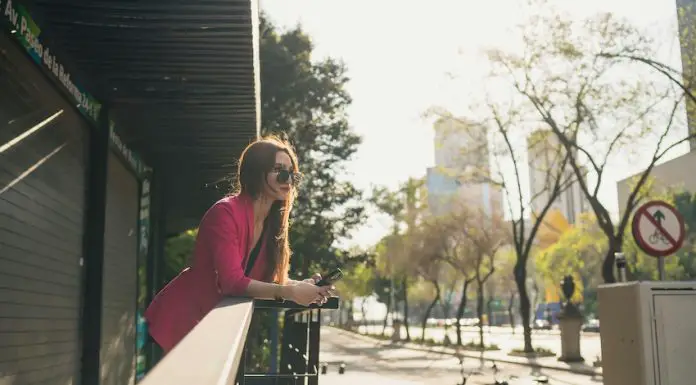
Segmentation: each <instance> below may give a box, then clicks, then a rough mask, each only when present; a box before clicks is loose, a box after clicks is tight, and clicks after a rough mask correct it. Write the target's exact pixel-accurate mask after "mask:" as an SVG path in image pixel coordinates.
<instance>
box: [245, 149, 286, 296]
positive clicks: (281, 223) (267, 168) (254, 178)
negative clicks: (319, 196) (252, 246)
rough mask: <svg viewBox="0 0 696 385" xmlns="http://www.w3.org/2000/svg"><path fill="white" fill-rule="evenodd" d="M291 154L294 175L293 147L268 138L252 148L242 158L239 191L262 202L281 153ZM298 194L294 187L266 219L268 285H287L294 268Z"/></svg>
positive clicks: (274, 206)
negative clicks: (292, 235)
mask: <svg viewBox="0 0 696 385" xmlns="http://www.w3.org/2000/svg"><path fill="white" fill-rule="evenodd" d="M280 151H282V152H284V153H286V154H288V156H289V157H290V160H291V162H292V170H291V171H293V172H298V171H299V170H298V165H297V155H296V154H295V150H294V149H293V148H292V145H290V143H288V142H287V141H286V140H283V139H280V138H278V137H276V136H266V137H263V138H261V139H258V140H256V141H254V142H253V143H251V144H249V145H248V146H247V147H246V148H245V149H244V151H243V152H242V156H241V157H240V158H239V167H238V169H237V178H236V179H237V180H236V183H235V185H236V186H235V191H236V193H238V194H247V195H249V196H250V197H251V198H252V199H258V198H259V197H260V195H261V193H262V192H263V187H264V184H266V183H268V179H267V176H268V173H269V172H271V171H273V168H274V166H275V161H276V154H277V153H278V152H280ZM296 194H297V186H295V185H293V188H292V190H291V192H290V195H289V196H288V198H287V199H286V200H285V201H275V202H273V205H272V206H271V210H270V212H269V213H268V217H267V218H266V223H265V226H266V230H265V231H266V232H268V233H270V234H272V235H273V236H266V239H267V243H266V255H268V256H269V257H270V258H272V261H273V263H268V264H267V266H268V268H267V270H266V272H265V274H264V277H265V280H266V281H273V282H278V283H285V281H286V279H287V276H288V269H289V267H290V254H291V253H290V243H289V241H288V230H289V227H290V211H291V210H292V205H293V203H294V201H295V197H296Z"/></svg>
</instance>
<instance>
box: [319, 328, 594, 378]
mask: <svg viewBox="0 0 696 385" xmlns="http://www.w3.org/2000/svg"><path fill="white" fill-rule="evenodd" d="M332 329H334V330H336V331H338V332H339V333H343V334H345V335H350V336H351V337H353V338H361V339H363V340H366V341H370V342H373V343H375V344H381V345H391V344H392V342H390V341H384V340H380V339H377V338H372V337H369V336H365V335H362V334H358V333H355V332H350V331H347V330H343V329H339V328H332ZM398 344H399V345H400V346H402V347H405V348H408V349H412V350H418V351H423V352H429V353H442V354H450V355H455V356H456V355H457V354H459V355H461V356H464V357H468V358H476V359H480V360H485V361H497V362H505V363H510V364H516V365H524V366H529V367H537V368H542V369H552V370H562V371H567V372H571V373H576V374H584V375H588V376H601V375H602V369H601V368H594V367H592V365H589V364H587V363H565V362H561V361H558V358H556V357H542V358H524V357H514V356H510V355H508V354H507V353H508V352H505V351H489V352H484V353H479V352H473V351H468V350H463V349H459V353H457V350H456V349H455V348H450V347H444V346H432V347H431V346H423V345H420V344H415V343H411V342H409V343H406V342H400V343H398Z"/></svg>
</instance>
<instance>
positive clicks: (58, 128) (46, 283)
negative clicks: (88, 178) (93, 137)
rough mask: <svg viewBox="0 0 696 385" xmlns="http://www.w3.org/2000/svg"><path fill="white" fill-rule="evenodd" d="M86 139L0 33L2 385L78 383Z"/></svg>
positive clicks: (71, 113) (71, 112) (65, 107)
mask: <svg viewBox="0 0 696 385" xmlns="http://www.w3.org/2000/svg"><path fill="white" fill-rule="evenodd" d="M61 111H62V112H61ZM42 124H43V125H42ZM87 135H88V128H87V127H86V126H85V123H84V122H83V120H82V119H81V118H80V117H79V116H78V114H77V113H76V112H75V111H74V110H73V109H72V107H71V106H69V105H68V104H67V103H66V102H65V100H64V99H63V98H62V97H61V96H60V95H59V94H58V92H56V91H55V89H54V88H53V86H52V85H49V83H48V82H47V81H46V80H45V78H44V77H43V75H42V74H41V73H39V71H38V70H37V69H36V67H35V66H34V65H33V63H31V62H30V61H29V59H28V58H27V57H26V56H25V55H24V53H22V52H21V51H19V50H18V49H17V47H16V46H15V45H14V44H13V43H11V42H10V41H9V40H8V39H7V38H6V37H5V36H4V35H0V384H5V383H7V384H13V385H26V384H38V383H41V384H47V385H48V384H55V385H68V384H78V383H79V362H80V347H79V328H80V301H81V257H82V250H83V244H82V241H83V240H82V238H83V230H84V226H83V216H84V214H83V212H84V204H85V179H84V178H85V165H86V164H87V149H86V140H87Z"/></svg>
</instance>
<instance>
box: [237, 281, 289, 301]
mask: <svg viewBox="0 0 696 385" xmlns="http://www.w3.org/2000/svg"><path fill="white" fill-rule="evenodd" d="M290 286H292V284H291V283H290V282H288V284H286V285H279V284H277V283H267V282H262V281H257V280H255V279H252V280H251V281H250V282H249V285H248V286H247V288H246V293H245V294H246V295H247V296H248V297H251V298H259V299H277V298H283V299H291V297H292V295H293V293H292V290H291V288H290Z"/></svg>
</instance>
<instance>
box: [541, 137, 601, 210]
mask: <svg viewBox="0 0 696 385" xmlns="http://www.w3.org/2000/svg"><path fill="white" fill-rule="evenodd" d="M562 154H563V152H562V150H561V143H560V142H559V141H558V138H557V137H556V136H555V135H554V134H553V133H552V132H551V131H549V130H537V131H534V132H533V133H532V134H531V135H529V137H528V138H527V156H528V163H529V164H528V168H529V190H530V197H532V199H531V209H532V212H533V213H534V214H538V213H540V212H541V211H542V210H543V208H544V206H545V205H546V204H547V203H548V202H549V200H550V197H551V190H552V188H553V186H554V184H555V182H556V176H557V175H558V168H559V167H561V163H562V156H563V155H562ZM562 178H563V181H565V180H574V179H576V178H575V175H574V171H573V169H572V168H571V167H570V166H568V165H566V170H564V171H563V173H562ZM562 183H564V189H563V190H562V191H561V192H560V195H559V196H558V198H556V199H555V200H554V201H553V203H552V205H551V207H550V209H549V211H558V212H560V213H561V214H563V217H564V218H565V219H566V220H567V221H568V222H569V223H575V221H576V220H577V219H578V217H579V215H580V214H581V213H583V212H586V211H588V210H589V209H590V207H589V203H588V201H587V198H586V197H585V194H584V193H583V191H582V189H581V187H580V185H579V183H577V182H574V183H570V184H566V183H565V182H562Z"/></svg>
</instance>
